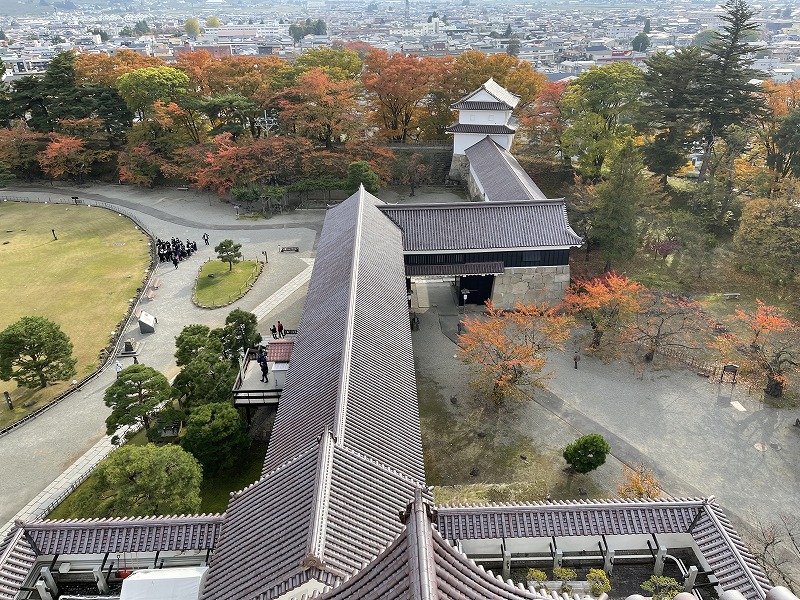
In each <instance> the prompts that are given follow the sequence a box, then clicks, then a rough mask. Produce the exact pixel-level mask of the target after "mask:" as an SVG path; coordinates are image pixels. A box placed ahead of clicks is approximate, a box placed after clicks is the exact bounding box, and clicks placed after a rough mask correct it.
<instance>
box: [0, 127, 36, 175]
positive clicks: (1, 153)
mask: <svg viewBox="0 0 800 600" xmlns="http://www.w3.org/2000/svg"><path fill="white" fill-rule="evenodd" d="M45 139H46V138H44V136H42V135H41V134H39V133H36V132H35V131H32V130H31V129H30V128H29V127H28V126H27V125H26V124H25V122H24V121H17V122H16V123H15V124H14V125H13V127H11V128H9V129H0V163H2V164H3V166H4V167H5V168H6V169H7V170H8V171H10V172H12V173H14V174H15V175H16V176H17V177H24V178H25V179H26V180H28V181H32V179H33V176H34V174H35V173H36V171H37V169H38V166H39V159H38V153H39V150H41V148H42V146H43V142H44V140H45Z"/></svg>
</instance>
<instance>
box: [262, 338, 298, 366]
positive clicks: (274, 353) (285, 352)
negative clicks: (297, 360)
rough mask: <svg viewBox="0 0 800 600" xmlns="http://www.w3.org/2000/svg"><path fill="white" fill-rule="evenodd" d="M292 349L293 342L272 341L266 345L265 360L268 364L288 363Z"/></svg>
mask: <svg viewBox="0 0 800 600" xmlns="http://www.w3.org/2000/svg"><path fill="white" fill-rule="evenodd" d="M293 349H294V340H285V339H284V340H272V341H271V342H269V343H268V344H267V360H268V361H270V362H289V359H290V358H291V357H292V350H293Z"/></svg>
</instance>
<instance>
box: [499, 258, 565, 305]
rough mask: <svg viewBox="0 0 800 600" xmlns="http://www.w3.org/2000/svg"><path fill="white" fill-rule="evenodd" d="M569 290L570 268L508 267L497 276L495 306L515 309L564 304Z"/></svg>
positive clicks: (563, 266)
mask: <svg viewBox="0 0 800 600" xmlns="http://www.w3.org/2000/svg"><path fill="white" fill-rule="evenodd" d="M568 287H569V265H560V266H557V267H508V268H506V270H505V272H504V273H503V274H502V275H495V277H494V287H493V288H492V304H494V305H495V306H496V307H497V308H503V309H511V308H514V305H515V304H516V303H517V302H521V303H523V304H531V303H533V302H547V303H549V304H555V303H557V302H560V301H561V299H562V298H563V297H564V294H565V293H566V290H567V288H568Z"/></svg>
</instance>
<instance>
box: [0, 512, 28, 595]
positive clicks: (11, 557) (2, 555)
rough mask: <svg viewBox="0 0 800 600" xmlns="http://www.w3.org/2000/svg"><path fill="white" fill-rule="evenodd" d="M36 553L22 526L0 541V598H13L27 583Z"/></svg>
mask: <svg viewBox="0 0 800 600" xmlns="http://www.w3.org/2000/svg"><path fill="white" fill-rule="evenodd" d="M35 562H36V553H35V552H34V551H33V548H32V547H31V545H30V543H28V540H27V539H26V538H25V532H24V530H23V529H22V528H21V527H17V528H14V529H12V530H11V531H10V532H9V533H8V535H7V536H6V538H5V539H4V540H3V541H2V543H0V599H2V600H13V599H14V598H16V597H17V593H18V592H19V591H20V588H22V585H23V584H24V583H25V578H26V577H27V576H28V572H29V571H30V569H31V567H32V566H33V564H34V563H35Z"/></svg>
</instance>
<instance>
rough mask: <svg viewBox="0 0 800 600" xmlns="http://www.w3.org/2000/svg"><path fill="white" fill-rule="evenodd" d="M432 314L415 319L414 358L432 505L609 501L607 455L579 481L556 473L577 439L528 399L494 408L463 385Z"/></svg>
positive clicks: (464, 378)
mask: <svg viewBox="0 0 800 600" xmlns="http://www.w3.org/2000/svg"><path fill="white" fill-rule="evenodd" d="M439 310H442V311H446V310H447V309H446V308H444V307H438V308H435V309H434V308H432V309H427V310H422V311H421V312H419V313H418V316H419V318H420V329H419V331H415V332H414V334H413V336H414V358H415V363H416V372H417V393H418V397H419V406H420V421H421V427H422V443H423V449H424V456H425V469H426V474H427V480H428V483H429V484H430V485H433V486H435V489H434V495H435V498H436V502H437V503H438V504H447V503H464V502H523V501H540V500H546V499H553V500H557V499H575V498H583V497H588V498H604V497H610V496H614V495H616V482H617V480H618V479H619V477H620V475H621V471H622V465H621V463H619V462H618V461H617V460H616V459H614V458H613V457H609V458H608V460H607V462H606V464H605V465H603V466H602V467H600V468H599V469H598V470H597V471H595V472H593V473H589V474H587V475H578V474H568V473H565V472H564V468H565V467H566V463H565V462H564V459H563V458H562V456H561V454H562V452H563V449H564V447H565V446H566V445H567V444H569V443H571V442H573V441H574V440H575V439H576V438H577V437H579V435H580V434H579V433H578V432H577V431H576V430H575V429H574V428H572V427H570V426H569V425H568V424H567V423H565V422H564V421H562V420H561V419H559V418H558V417H557V416H555V415H553V414H552V413H551V412H550V411H547V410H545V409H544V408H542V407H541V406H539V405H538V404H536V403H535V402H533V401H526V402H514V403H508V404H505V405H502V406H495V405H494V404H493V403H492V402H491V400H489V399H488V398H483V397H480V395H479V394H478V393H477V392H476V391H475V390H474V389H473V388H472V387H471V386H470V385H469V376H470V372H469V367H468V366H467V365H465V364H463V363H462V362H461V361H460V360H458V359H457V358H455V356H454V354H455V351H456V345H455V344H454V343H453V342H452V341H451V340H450V339H449V338H448V337H446V336H445V335H444V334H443V332H442V326H441V320H440V315H439V312H438V311H439Z"/></svg>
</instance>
